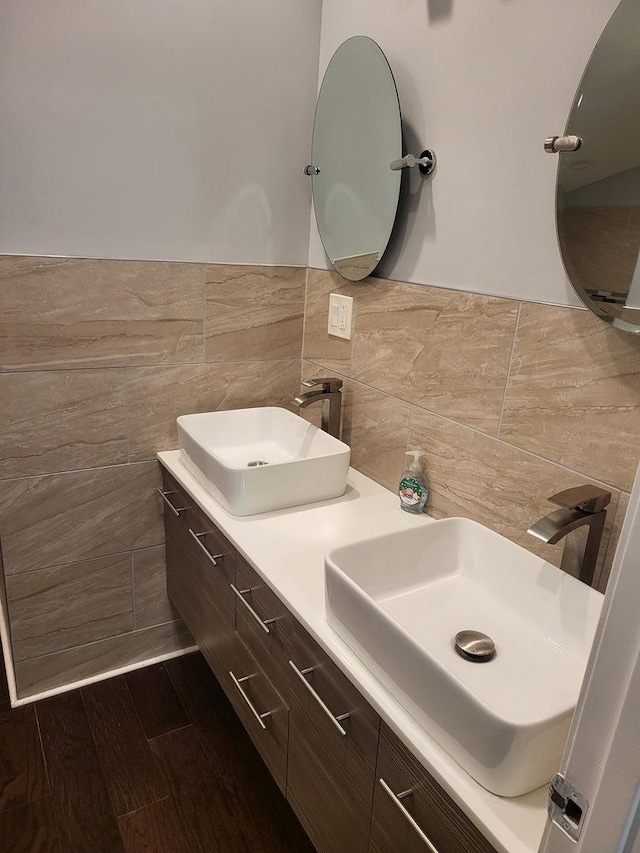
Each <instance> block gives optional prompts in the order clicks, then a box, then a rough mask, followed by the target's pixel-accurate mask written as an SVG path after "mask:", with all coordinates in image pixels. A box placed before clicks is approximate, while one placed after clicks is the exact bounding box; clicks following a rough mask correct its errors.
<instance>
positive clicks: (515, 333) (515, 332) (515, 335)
mask: <svg viewBox="0 0 640 853" xmlns="http://www.w3.org/2000/svg"><path fill="white" fill-rule="evenodd" d="M521 310H522V302H519V303H518V311H517V313H516V323H515V326H514V329H513V340H512V341H511V350H510V352H509V362H508V365H507V376H506V379H505V382H504V391H503V393H502V405H501V406H500V417H499V418H498V429H497V432H496V438H500V430H501V429H502V419H503V418H504V409H505V405H506V402H507V392H508V390H509V380H510V379H511V368H512V365H513V354H514V353H515V350H516V341H517V339H518V329H519V327H520V311H521Z"/></svg>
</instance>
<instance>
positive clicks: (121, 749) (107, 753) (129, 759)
mask: <svg viewBox="0 0 640 853" xmlns="http://www.w3.org/2000/svg"><path fill="white" fill-rule="evenodd" d="M81 692H82V698H83V700H84V704H85V708H86V711H87V716H88V718H89V725H90V726H91V731H92V733H93V738H94V741H95V744H96V749H97V752H98V759H99V761H100V766H101V768H102V773H103V776H104V779H105V782H106V784H107V788H108V790H109V794H110V795H111V802H112V803H113V808H114V812H115V814H116V817H120V815H123V814H128V813H129V812H133V811H136V810H137V809H139V808H142V807H143V806H148V805H150V804H151V803H154V802H157V801H158V800H162V799H164V798H165V797H167V796H168V790H167V785H166V783H165V782H164V780H163V778H162V775H161V773H160V772H159V770H158V768H157V766H156V764H155V761H154V758H153V755H152V754H151V750H150V749H149V744H148V742H147V739H146V737H145V733H144V729H143V728H142V724H141V722H140V720H139V719H138V715H137V713H136V709H135V705H134V704H133V699H132V698H131V694H130V693H129V689H128V687H127V684H126V682H125V680H124V678H123V677H122V676H119V677H117V678H110V679H109V680H108V681H101V682H99V683H97V684H91V685H90V686H89V687H83V688H82V691H81Z"/></svg>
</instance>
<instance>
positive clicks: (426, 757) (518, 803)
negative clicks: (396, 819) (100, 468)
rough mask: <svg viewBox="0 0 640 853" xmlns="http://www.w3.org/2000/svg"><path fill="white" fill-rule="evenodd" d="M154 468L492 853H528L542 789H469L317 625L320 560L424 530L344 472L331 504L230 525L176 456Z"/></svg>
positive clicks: (540, 816)
mask: <svg viewBox="0 0 640 853" xmlns="http://www.w3.org/2000/svg"><path fill="white" fill-rule="evenodd" d="M158 459H159V460H160V462H161V463H162V464H163V465H164V466H165V468H167V470H168V471H170V472H171V474H173V476H174V477H175V478H176V480H178V482H179V483H180V484H181V485H182V486H183V487H184V488H185V489H186V491H187V492H189V494H190V495H191V497H192V498H193V499H194V500H195V501H196V503H197V504H198V506H200V508H201V509H202V510H203V511H204V512H205V513H206V514H207V515H208V516H209V517H210V518H211V520H212V521H213V522H214V523H215V524H216V525H217V526H218V527H219V528H220V529H221V530H222V532H223V533H224V534H225V535H226V536H227V538H228V539H229V540H230V541H231V542H232V543H233V545H234V546H235V547H236V548H237V549H238V551H239V552H240V553H241V554H242V555H243V556H244V557H245V559H246V560H248V562H249V563H250V564H251V565H252V566H253V567H254V568H255V570H256V571H257V572H258V574H259V575H261V576H262V577H263V578H264V580H265V581H266V582H267V583H268V584H269V586H271V587H272V588H273V590H274V591H275V592H277V594H278V596H279V597H280V598H281V600H282V601H283V602H284V603H285V604H286V605H287V607H288V608H289V610H290V611H291V612H292V613H293V614H294V616H295V617H296V618H297V619H298V620H299V621H300V623H301V624H302V625H304V627H305V628H306V629H307V631H308V632H309V633H310V634H311V636H312V637H313V638H314V639H315V640H316V641H317V642H318V644H319V645H320V646H322V648H323V649H324V650H325V651H326V652H327V654H328V655H329V657H331V658H332V660H334V661H335V663H336V664H337V665H338V666H339V667H340V669H342V671H343V672H344V673H345V674H346V675H347V676H348V678H349V680H350V681H352V682H353V684H354V685H355V686H356V687H357V688H358V690H360V692H361V693H362V695H363V696H365V697H366V699H367V700H368V701H369V702H370V703H371V705H372V706H373V707H374V708H375V710H376V711H377V712H378V713H379V714H380V716H381V717H382V719H383V720H384V721H385V722H386V723H387V724H388V725H389V727H390V728H392V729H393V730H394V732H395V733H396V734H397V735H398V737H399V738H400V739H401V740H402V741H403V742H404V743H405V744H406V745H407V746H408V747H409V749H410V750H411V751H412V752H413V754H414V755H415V756H416V758H418V760H419V761H421V763H422V764H423V765H424V766H425V768H426V769H427V770H428V771H429V773H431V774H432V775H433V776H434V778H435V779H437V781H438V782H439V783H440V784H441V785H442V787H443V788H444V789H445V790H446V791H447V792H448V793H449V795H450V796H451V797H452V799H454V800H455V801H456V802H457V803H458V805H459V806H460V808H461V809H462V810H463V811H464V812H465V813H466V814H467V815H468V817H469V819H470V820H471V821H472V822H473V823H474V824H475V825H476V826H477V827H478V828H479V829H480V831H481V832H482V833H483V834H484V835H485V836H486V837H487V838H488V840H489V841H491V843H492V844H493V845H494V846H495V847H496V849H497V850H499V851H500V853H536V851H537V850H538V846H539V844H540V840H541V838H542V832H543V829H544V825H545V820H546V802H547V789H546V787H545V788H539V789H538V790H537V791H533V792H532V793H530V794H527V795H525V796H523V797H518V798H517V799H507V798H504V797H498V796H496V795H495V794H491V793H489V791H487V790H485V789H484V788H482V787H481V786H480V785H478V783H477V782H475V781H474V780H473V779H472V778H471V776H469V775H468V774H467V773H466V772H465V771H464V770H463V769H462V768H461V767H460V766H459V765H458V764H457V763H456V762H455V761H454V760H453V759H452V758H450V757H449V756H448V754H447V753H446V752H444V750H443V749H442V748H441V747H440V746H439V745H438V744H437V743H436V742H435V741H434V740H433V738H431V737H430V736H429V735H428V734H427V733H426V732H425V731H424V729H422V728H421V727H420V726H419V725H418V723H416V722H415V720H414V719H413V718H412V717H411V716H410V715H409V714H408V713H407V712H406V711H405V710H404V709H403V708H402V707H401V706H400V705H399V704H398V702H397V701H396V700H395V699H394V697H393V696H392V695H391V693H389V692H388V691H387V690H386V689H385V688H384V687H383V686H382V684H381V683H380V682H379V681H378V679H377V678H376V677H375V676H374V675H373V674H372V673H371V671H370V670H369V669H368V668H367V667H366V666H365V665H364V664H363V663H362V661H361V660H360V659H359V658H358V657H357V656H356V655H355V653H354V652H352V651H351V649H350V648H349V647H348V646H347V645H346V644H345V643H344V642H343V640H341V639H340V637H339V636H338V635H337V634H336V633H335V631H334V630H333V629H332V628H331V627H330V626H329V624H328V623H327V620H326V615H325V587H324V555H325V553H326V552H327V551H328V550H330V549H331V548H334V547H335V546H336V545H343V544H346V543H348V542H355V541H356V540H359V539H367V538H369V537H370V536H375V535H379V534H381V533H386V532H391V531H394V530H401V529H406V528H410V527H415V526H416V525H417V524H431V523H432V522H433V520H432V519H430V518H429V516H427V515H422V516H415V515H411V514H409V513H406V512H402V510H401V509H400V506H399V502H398V498H397V496H396V495H395V494H394V493H393V492H390V491H388V489H385V488H383V487H382V486H380V485H378V484H377V483H375V482H374V481H373V480H371V479H369V477H365V476H364V474H360V473H359V472H358V471H356V470H354V469H353V468H350V469H349V478H348V482H347V490H346V492H345V494H344V495H343V496H342V497H340V498H336V499H334V500H331V501H323V502H322V503H317V504H308V505H307V506H301V507H294V508H292V509H285V510H278V511H277V512H270V513H263V514H262V515H254V516H248V517H243V518H241V517H239V516H234V515H230V513H228V512H227V511H226V510H225V509H224V508H223V507H222V506H220V504H218V503H217V502H216V501H215V500H214V498H212V497H211V496H210V495H209V494H208V493H207V492H206V491H205V490H204V489H203V488H202V486H201V485H200V484H199V483H198V482H197V481H196V480H195V479H194V478H193V477H192V476H191V474H190V473H189V472H188V471H187V469H186V468H185V467H184V466H183V465H182V463H181V462H180V453H179V451H177V450H172V451H166V452H163V453H159V454H158Z"/></svg>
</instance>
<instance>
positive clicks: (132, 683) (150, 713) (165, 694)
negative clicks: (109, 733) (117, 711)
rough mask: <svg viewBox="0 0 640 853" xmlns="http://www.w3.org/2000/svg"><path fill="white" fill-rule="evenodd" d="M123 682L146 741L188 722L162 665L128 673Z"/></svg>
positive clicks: (181, 726)
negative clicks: (125, 683)
mask: <svg viewBox="0 0 640 853" xmlns="http://www.w3.org/2000/svg"><path fill="white" fill-rule="evenodd" d="M125 681H126V682H127V686H128V688H129V692H130V693H131V697H132V698H133V704H134V705H135V706H136V711H137V712H138V717H139V718H140V722H141V723H142V727H143V729H144V733H145V735H146V736H147V739H148V740H151V739H152V738H154V737H159V736H160V735H164V734H167V733H168V732H172V731H175V730H176V729H181V728H184V726H188V725H189V724H190V722H191V721H190V720H189V717H188V716H187V713H186V711H185V710H184V708H183V706H182V702H181V701H180V699H179V698H178V694H177V693H176V691H175V688H174V686H173V684H172V682H171V679H170V678H169V676H168V675H167V671H166V669H165V668H164V666H163V665H162V664H157V665H156V666H146V667H144V668H143V669H136V670H135V671H134V672H129V673H127V675H125Z"/></svg>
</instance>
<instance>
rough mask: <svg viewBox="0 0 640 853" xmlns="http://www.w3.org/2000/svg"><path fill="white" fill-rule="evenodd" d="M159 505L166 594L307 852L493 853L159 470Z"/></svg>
mask: <svg viewBox="0 0 640 853" xmlns="http://www.w3.org/2000/svg"><path fill="white" fill-rule="evenodd" d="M163 499H164V500H165V503H166V504H167V506H166V508H165V532H166V548H167V590H168V594H169V597H170V598H171V600H172V601H173V602H174V604H175V605H176V607H177V608H178V610H179V612H180V614H181V616H182V617H183V619H184V621H185V622H186V624H187V625H188V627H189V628H190V630H191V632H192V634H193V636H194V638H195V640H196V642H197V644H198V646H199V647H200V649H201V651H202V653H203V655H204V657H205V658H206V660H207V662H208V663H209V666H210V667H211V668H212V670H213V672H214V673H215V675H216V677H217V679H218V681H219V682H220V684H221V685H222V687H223V688H224V690H225V692H226V694H227V696H228V698H229V700H230V701H231V703H232V705H233V706H234V708H235V710H236V712H237V714H238V716H239V717H240V719H241V720H242V722H243V724H244V726H245V728H246V730H247V732H248V734H249V736H250V737H251V739H252V740H253V743H254V744H255V746H256V748H257V749H258V751H259V752H260V754H261V756H262V758H263V760H264V762H265V764H266V765H267V766H268V767H269V770H270V771H271V773H272V775H273V777H274V779H275V780H276V782H277V784H278V785H279V787H280V789H281V790H282V792H283V793H284V794H286V796H287V799H288V800H289V802H290V803H291V805H292V807H293V809H294V810H295V812H296V814H297V815H298V818H299V819H300V821H301V823H302V825H303V826H304V828H305V830H306V832H307V834H308V835H309V838H310V839H311V841H312V842H313V844H314V846H315V847H316V849H317V850H318V851H319V853H398V851H402V853H413V851H414V850H415V851H416V853H418V851H420V853H424V851H425V850H426V851H431V853H433V851H436V853H495V850H494V848H493V847H492V846H491V845H490V844H489V843H488V842H487V841H486V839H485V838H484V837H483V836H482V835H481V834H480V833H479V832H478V830H477V829H476V828H475V827H474V826H473V824H472V823H471V822H470V821H469V820H468V818H467V817H466V816H465V815H464V814H463V812H462V811H461V810H460V809H459V808H458V806H457V805H456V804H455V803H454V802H453V801H452V800H451V799H450V797H448V796H447V794H445V793H444V791H443V790H442V789H441V788H440V787H439V785H438V784H437V783H436V782H435V780H434V779H432V777H431V776H430V775H429V774H428V773H427V772H426V770H425V769H424V768H423V767H422V765H420V764H419V763H418V761H416V759H415V758H414V757H413V756H412V755H411V753H410V752H409V751H408V750H407V749H406V747H405V746H404V745H403V744H402V743H401V742H400V741H399V740H398V738H397V737H396V736H395V735H394V734H393V732H391V730H390V729H389V728H388V727H387V726H386V725H385V724H384V723H383V724H381V721H380V718H379V716H378V715H377V713H376V712H375V711H374V710H373V708H371V706H370V705H369V704H368V703H367V701H366V700H365V699H364V698H363V697H362V696H361V694H360V693H359V692H358V690H356V688H355V687H354V686H353V684H352V683H351V682H350V681H349V679H348V678H347V677H346V676H345V675H344V674H343V672H342V671H341V670H340V669H339V668H338V667H337V666H336V665H335V664H334V663H333V661H332V660H331V659H330V658H329V657H328V656H327V654H326V653H325V652H324V651H323V650H322V649H321V648H320V646H319V645H318V644H317V643H316V642H315V640H313V639H312V638H311V637H310V635H309V634H308V633H307V631H306V630H305V629H304V628H303V627H302V626H301V625H300V623H299V622H298V621H297V620H296V619H295V618H294V617H293V616H292V614H291V613H290V612H289V611H288V609H287V608H286V607H285V606H284V605H283V603H282V602H281V600H280V599H279V597H278V596H277V595H276V594H275V592H274V591H273V590H272V589H271V588H270V587H269V585H268V584H267V583H266V582H265V581H264V580H263V579H262V578H261V577H260V576H259V575H258V574H257V572H256V571H255V570H254V569H253V567H252V566H250V565H249V564H248V563H247V562H246V560H244V558H243V557H242V555H241V554H239V553H237V552H236V550H235V549H234V547H233V546H232V545H231V543H230V542H229V541H228V540H227V539H226V537H225V536H224V535H223V534H222V533H221V531H219V530H218V529H217V527H216V526H215V525H214V524H213V522H212V521H211V520H210V519H208V518H207V516H206V515H205V514H204V513H203V512H202V511H201V510H200V509H199V508H198V507H196V506H194V505H193V501H192V499H191V498H190V497H189V495H188V494H187V492H186V491H185V490H184V489H183V488H182V487H181V486H180V485H179V484H178V483H177V481H176V480H175V479H174V478H173V477H172V476H171V475H170V474H169V473H168V472H167V471H163ZM407 791H411V793H409V794H407V793H406V792H407ZM398 794H400V795H402V794H404V796H401V797H400V798H398V797H397V795H398ZM429 845H431V846H429Z"/></svg>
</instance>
